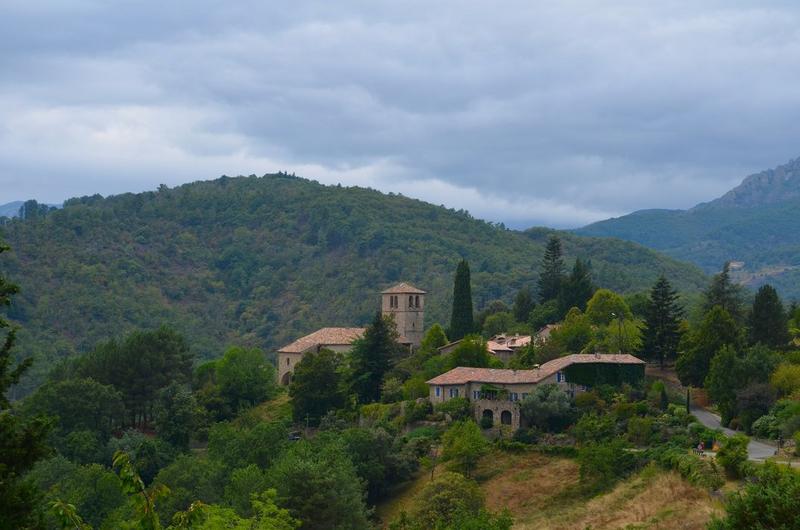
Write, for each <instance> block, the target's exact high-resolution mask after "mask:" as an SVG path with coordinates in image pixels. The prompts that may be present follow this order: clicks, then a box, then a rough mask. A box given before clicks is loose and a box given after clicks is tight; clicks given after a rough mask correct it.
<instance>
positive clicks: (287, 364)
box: [286, 357, 289, 366]
mask: <svg viewBox="0 0 800 530" xmlns="http://www.w3.org/2000/svg"><path fill="white" fill-rule="evenodd" d="M286 366H289V358H288V357H287V358H286Z"/></svg>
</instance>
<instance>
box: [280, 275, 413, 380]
mask: <svg viewBox="0 0 800 530" xmlns="http://www.w3.org/2000/svg"><path fill="white" fill-rule="evenodd" d="M425 294H426V292H425V291H423V290H422V289H417V288H416V287H414V286H413V285H411V284H409V283H405V282H403V283H399V284H397V285H395V286H394V287H390V288H389V289H386V290H385V291H383V292H381V312H382V313H383V315H384V316H390V317H392V318H393V319H394V322H395V324H396V325H397V332H398V334H399V335H400V337H399V339H398V341H399V342H400V344H404V345H407V346H408V347H409V348H417V347H419V345H420V342H422V336H423V333H424V332H425V323H424V316H425ZM364 331H365V328H322V329H318V330H317V331H315V332H313V333H311V334H309V335H306V336H305V337H301V338H299V339H297V340H296V341H294V342H292V343H291V344H287V345H286V346H284V347H282V348H281V349H279V350H278V382H279V383H280V384H281V385H284V386H286V385H288V384H289V383H290V382H291V380H292V373H293V372H294V367H295V366H296V365H297V363H299V362H300V360H301V359H302V358H303V354H305V353H306V352H310V351H313V352H317V351H319V350H321V349H329V350H333V351H335V352H346V351H349V350H350V348H351V347H352V345H353V342H355V340H356V339H359V338H361V337H362V336H363V335H364Z"/></svg>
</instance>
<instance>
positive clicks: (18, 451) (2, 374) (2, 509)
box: [0, 243, 50, 528]
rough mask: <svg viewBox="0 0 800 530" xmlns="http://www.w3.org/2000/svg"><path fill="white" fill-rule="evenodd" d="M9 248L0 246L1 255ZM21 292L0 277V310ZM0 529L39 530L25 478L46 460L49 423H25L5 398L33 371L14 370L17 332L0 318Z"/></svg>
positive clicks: (30, 485)
mask: <svg viewBox="0 0 800 530" xmlns="http://www.w3.org/2000/svg"><path fill="white" fill-rule="evenodd" d="M8 249H9V247H8V246H6V245H3V244H1V243H0V254H1V253H3V252H5V251H7V250H8ZM17 292H19V288H18V287H17V286H16V285H14V284H13V283H10V282H8V281H7V280H6V279H5V278H4V277H3V276H2V275H0V306H8V305H10V304H11V298H12V297H13V296H14V295H15V294H16V293H17ZM0 331H1V332H3V333H4V334H5V337H3V338H2V339H0V528H28V527H34V526H36V521H35V518H34V515H33V514H34V508H35V506H36V504H37V502H38V501H39V498H38V493H37V491H36V487H35V486H34V485H33V483H32V482H31V481H30V480H28V479H27V478H25V477H24V475H25V474H26V473H27V472H28V471H29V470H30V469H31V468H32V467H33V465H34V464H35V463H36V461H37V460H39V459H41V458H42V457H44V456H46V455H47V453H48V451H49V450H48V448H47V444H46V438H47V435H48V431H49V430H50V425H49V423H48V422H47V421H46V420H44V419H43V418H39V417H36V418H31V419H25V418H22V417H20V416H19V415H17V414H16V413H15V412H14V411H13V410H11V404H10V403H9V400H8V398H7V396H6V394H7V392H8V390H9V388H10V387H11V386H12V385H14V384H16V383H17V382H18V381H19V378H20V377H21V376H22V374H24V373H25V371H26V370H27V369H28V368H29V367H30V365H31V360H30V359H25V360H24V361H22V362H20V363H17V365H16V366H13V357H12V355H11V349H12V348H13V347H14V342H15V340H16V332H15V329H14V328H13V327H12V326H11V324H10V323H9V322H8V320H6V319H5V318H3V317H2V316H0Z"/></svg>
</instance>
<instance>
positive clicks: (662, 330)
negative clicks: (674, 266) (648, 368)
mask: <svg viewBox="0 0 800 530" xmlns="http://www.w3.org/2000/svg"><path fill="white" fill-rule="evenodd" d="M682 315H683V308H682V307H681V306H680V304H678V293H677V292H676V291H675V290H674V289H673V288H672V286H671V285H670V283H669V281H668V280H667V279H666V278H665V277H664V276H660V277H659V278H658V280H657V281H656V283H655V285H653V288H652V289H651V291H650V300H649V302H648V304H647V314H646V317H645V321H644V330H643V337H642V338H643V340H642V354H643V355H644V356H645V357H646V358H647V359H650V360H657V361H658V363H659V364H660V365H661V368H662V369H663V368H664V362H665V361H667V360H673V359H675V358H676V357H677V355H678V344H679V343H680V341H681V331H680V320H681V316H682Z"/></svg>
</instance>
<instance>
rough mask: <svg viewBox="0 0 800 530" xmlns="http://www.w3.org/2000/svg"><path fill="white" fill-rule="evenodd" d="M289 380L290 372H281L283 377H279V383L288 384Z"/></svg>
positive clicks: (290, 377) (290, 380)
mask: <svg viewBox="0 0 800 530" xmlns="http://www.w3.org/2000/svg"><path fill="white" fill-rule="evenodd" d="M291 382H292V373H291V372H286V373H285V374H283V377H282V378H281V384H282V385H283V386H289V383H291Z"/></svg>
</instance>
